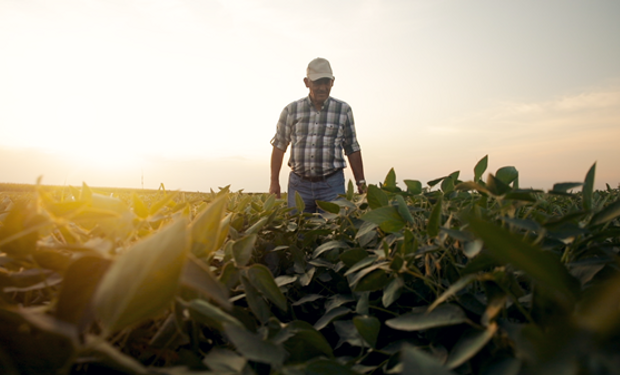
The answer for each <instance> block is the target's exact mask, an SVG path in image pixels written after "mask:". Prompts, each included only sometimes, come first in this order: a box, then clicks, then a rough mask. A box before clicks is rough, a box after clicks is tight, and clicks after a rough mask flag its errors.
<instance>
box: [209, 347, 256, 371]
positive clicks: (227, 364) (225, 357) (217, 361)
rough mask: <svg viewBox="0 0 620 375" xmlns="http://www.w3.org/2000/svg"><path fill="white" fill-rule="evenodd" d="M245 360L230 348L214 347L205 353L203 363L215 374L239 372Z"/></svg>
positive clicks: (244, 364) (245, 362)
mask: <svg viewBox="0 0 620 375" xmlns="http://www.w3.org/2000/svg"><path fill="white" fill-rule="evenodd" d="M247 362H248V361H247V360H246V359H245V358H243V357H242V356H240V355H239V354H237V353H235V352H233V351H232V350H228V349H222V348H218V347H215V348H213V349H211V350H209V352H208V353H207V355H206V356H205V359H204V363H205V364H206V365H207V366H209V368H210V369H211V370H212V371H213V372H214V373H217V374H241V373H243V368H244V367H245V366H246V364H247Z"/></svg>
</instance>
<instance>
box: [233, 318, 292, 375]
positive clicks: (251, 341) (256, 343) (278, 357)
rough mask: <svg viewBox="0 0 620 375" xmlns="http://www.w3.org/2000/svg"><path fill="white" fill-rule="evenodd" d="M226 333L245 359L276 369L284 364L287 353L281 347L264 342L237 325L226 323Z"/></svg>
mask: <svg viewBox="0 0 620 375" xmlns="http://www.w3.org/2000/svg"><path fill="white" fill-rule="evenodd" d="M224 331H225V332H226V336H227V337H228V338H229V339H230V341H231V342H232V343H233V344H234V345H235V347H236V348H237V350H238V351H239V353H241V354H242V355H243V356H244V357H245V358H247V359H249V360H251V361H255V362H260V363H268V364H270V365H272V366H275V367H280V366H281V365H282V363H284V358H285V357H286V351H285V350H284V349H283V348H282V347H281V346H279V345H275V344H273V343H271V342H269V341H263V340H261V339H260V337H258V336H257V335H255V334H253V333H251V332H249V331H247V330H246V329H245V328H243V327H239V326H238V325H236V324H229V323H224Z"/></svg>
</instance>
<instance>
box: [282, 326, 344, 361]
mask: <svg viewBox="0 0 620 375" xmlns="http://www.w3.org/2000/svg"><path fill="white" fill-rule="evenodd" d="M283 331H287V332H288V333H289V334H292V336H290V337H289V338H288V339H287V340H286V341H285V342H284V343H283V344H282V345H283V346H284V348H285V349H286V351H287V352H288V353H289V357H288V358H287V363H298V362H306V361H308V360H311V359H312V358H315V357H318V356H328V357H333V355H334V354H333V351H332V347H331V346H330V345H329V342H328V341H327V340H326V339H325V337H324V336H323V335H322V334H321V333H320V332H318V331H317V330H316V329H314V327H312V325H310V324H309V323H307V322H304V321H301V320H294V321H292V322H290V323H289V324H287V325H286V327H285V328H284V329H283Z"/></svg>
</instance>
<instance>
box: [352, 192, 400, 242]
mask: <svg viewBox="0 0 620 375" xmlns="http://www.w3.org/2000/svg"><path fill="white" fill-rule="evenodd" d="M371 186H372V185H371ZM361 219H362V220H364V221H370V222H372V223H375V224H377V225H379V227H380V228H381V230H383V231H385V232H388V233H393V232H398V231H399V230H401V229H403V227H404V226H405V221H404V220H403V218H402V216H401V215H400V214H399V213H398V210H397V209H396V207H393V206H387V207H380V208H377V209H375V210H372V211H369V212H366V213H365V214H364V215H363V216H362V217H361Z"/></svg>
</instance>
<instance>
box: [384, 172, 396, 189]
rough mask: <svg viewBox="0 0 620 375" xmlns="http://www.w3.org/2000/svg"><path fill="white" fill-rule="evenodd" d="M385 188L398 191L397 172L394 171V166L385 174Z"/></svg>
mask: <svg viewBox="0 0 620 375" xmlns="http://www.w3.org/2000/svg"><path fill="white" fill-rule="evenodd" d="M383 188H384V189H385V190H387V191H390V192H396V191H397V189H398V188H397V187H396V173H395V172H394V168H391V169H390V171H389V172H388V174H387V175H386V176H385V180H384V181H383Z"/></svg>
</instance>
